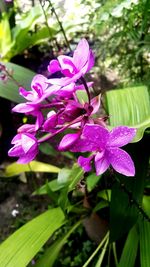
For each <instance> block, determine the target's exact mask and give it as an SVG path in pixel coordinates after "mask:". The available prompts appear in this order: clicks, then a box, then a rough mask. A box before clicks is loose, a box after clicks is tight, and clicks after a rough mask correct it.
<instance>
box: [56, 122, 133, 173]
mask: <svg viewBox="0 0 150 267" xmlns="http://www.w3.org/2000/svg"><path fill="white" fill-rule="evenodd" d="M135 134H136V129H134V128H129V127H126V126H119V127H116V128H114V129H113V130H112V131H111V132H109V131H108V130H107V129H106V128H104V127H102V126H100V125H96V124H95V125H94V124H93V125H92V124H86V125H85V127H84V129H83V132H82V134H81V135H80V138H76V136H73V135H74V134H69V135H70V136H69V135H67V137H66V136H64V138H63V139H62V141H61V143H60V145H59V147H60V148H61V149H62V148H63V147H68V144H69V143H71V145H72V146H71V148H70V150H71V151H72V152H88V151H89V152H92V154H91V155H90V157H89V158H85V157H82V156H80V157H79V159H78V163H79V165H80V166H81V167H82V168H83V169H84V171H87V172H88V171H90V170H91V161H92V160H93V159H94V161H95V168H96V174H97V175H100V174H102V173H104V172H105V171H106V170H107V169H108V167H109V166H110V165H112V167H113V168H114V169H115V170H116V171H117V172H119V173H121V174H124V175H126V176H134V175H135V168H134V163H133V161H132V159H131V157H130V156H129V154H128V153H127V152H126V151H124V150H122V149H120V147H122V146H124V145H126V144H128V143H129V142H130V141H131V140H132V139H133V138H134V136H135Z"/></svg>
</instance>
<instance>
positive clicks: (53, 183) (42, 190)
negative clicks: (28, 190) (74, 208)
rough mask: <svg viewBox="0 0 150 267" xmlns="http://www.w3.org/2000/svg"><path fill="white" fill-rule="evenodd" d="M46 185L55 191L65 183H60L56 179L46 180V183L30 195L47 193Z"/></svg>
mask: <svg viewBox="0 0 150 267" xmlns="http://www.w3.org/2000/svg"><path fill="white" fill-rule="evenodd" d="M47 186H48V187H49V188H50V190H51V191H52V192H56V191H58V190H60V189H61V188H63V187H64V186H65V185H64V183H62V184H61V183H59V182H58V180H57V179H54V180H52V181H50V182H48V183H47V184H44V185H43V186H41V187H40V188H38V189H37V190H36V191H34V192H33V194H32V195H45V194H47Z"/></svg>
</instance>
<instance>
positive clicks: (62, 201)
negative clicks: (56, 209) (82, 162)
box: [58, 164, 83, 210]
mask: <svg viewBox="0 0 150 267" xmlns="http://www.w3.org/2000/svg"><path fill="white" fill-rule="evenodd" d="M82 176H83V170H82V169H81V168H80V167H79V165H77V164H74V165H73V167H72V170H71V172H70V175H69V176H68V182H67V181H66V186H65V187H64V189H63V190H62V191H61V194H60V196H59V199H58V203H59V205H60V206H61V207H62V209H64V210H65V209H67V207H69V205H70V203H69V199H68V193H69V192H71V191H73V190H74V189H75V187H76V185H77V184H78V183H79V181H80V180H81V179H82Z"/></svg>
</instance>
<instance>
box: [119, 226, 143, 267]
mask: <svg viewBox="0 0 150 267" xmlns="http://www.w3.org/2000/svg"><path fill="white" fill-rule="evenodd" d="M138 242H139V235H138V232H137V227H136V226H134V227H133V228H132V229H131V230H130V232H129V234H128V236H127V239H126V242H125V245H124V248H123V252H122V255H121V258H120V261H119V265H118V267H127V266H128V267H134V264H135V259H136V256H137V250H138Z"/></svg>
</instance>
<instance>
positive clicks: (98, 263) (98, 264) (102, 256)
mask: <svg viewBox="0 0 150 267" xmlns="http://www.w3.org/2000/svg"><path fill="white" fill-rule="evenodd" d="M108 243H109V239H107V240H106V242H105V245H104V247H103V248H102V252H101V254H100V257H99V259H98V262H97V263H96V265H95V267H101V264H102V262H103V258H104V256H105V253H106V248H107V246H108Z"/></svg>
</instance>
